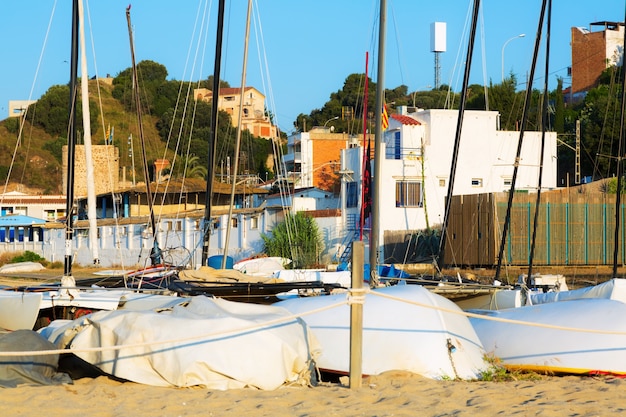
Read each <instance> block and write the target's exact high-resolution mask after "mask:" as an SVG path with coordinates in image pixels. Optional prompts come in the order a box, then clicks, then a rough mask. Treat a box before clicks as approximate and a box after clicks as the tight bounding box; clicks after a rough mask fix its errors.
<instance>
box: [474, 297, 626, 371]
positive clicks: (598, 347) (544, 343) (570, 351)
mask: <svg viewBox="0 0 626 417" xmlns="http://www.w3.org/2000/svg"><path fill="white" fill-rule="evenodd" d="M481 313H483V314H485V316H486V317H487V318H488V317H494V318H498V319H505V320H509V321H510V320H514V321H520V322H524V323H528V324H516V323H511V322H499V321H492V320H487V319H482V318H471V319H470V321H471V323H472V324H473V326H474V328H475V329H476V333H477V334H478V336H479V337H480V340H481V342H482V344H483V346H484V347H485V349H486V350H487V352H489V353H490V354H492V355H493V356H495V357H497V358H498V359H499V360H500V361H501V363H502V364H503V365H505V366H507V367H509V368H512V369H522V370H533V371H539V372H547V373H568V374H589V373H594V372H601V373H610V374H626V323H625V322H624V321H623V320H622V318H623V317H626V304H624V303H622V302H619V301H614V300H608V299H579V300H571V301H562V302H553V303H548V304H541V305H535V306H527V307H519V308H512V309H508V310H499V311H482V312H481ZM542 326H543V327H542ZM546 326H551V327H546ZM552 326H555V327H556V328H555V327H552ZM585 330H592V331H594V332H593V333H592V332H588V331H585ZM598 332H604V333H598Z"/></svg>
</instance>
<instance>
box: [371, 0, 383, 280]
mask: <svg viewBox="0 0 626 417" xmlns="http://www.w3.org/2000/svg"><path fill="white" fill-rule="evenodd" d="M386 26H387V1H386V0H380V23H379V28H378V81H377V82H376V131H375V134H374V182H373V190H372V230H371V232H370V257H369V261H370V276H369V279H370V287H372V288H375V287H377V286H378V261H379V259H378V245H379V240H380V192H381V187H382V175H381V167H382V161H381V159H382V158H383V152H382V149H381V146H382V135H383V127H382V109H383V107H384V105H385V103H384V99H385V32H386Z"/></svg>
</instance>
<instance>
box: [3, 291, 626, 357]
mask: <svg viewBox="0 0 626 417" xmlns="http://www.w3.org/2000/svg"><path fill="white" fill-rule="evenodd" d="M367 294H372V295H375V296H379V297H383V298H387V299H390V300H394V301H400V302H404V303H407V304H412V305H415V306H418V307H422V308H427V309H433V310H438V311H441V312H445V313H450V314H457V315H463V316H466V317H468V318H469V317H472V318H477V319H481V320H491V321H497V322H501V323H510V324H518V325H524V326H531V327H538V328H545V329H554V330H563V331H573V332H583V333H592V334H612V335H626V332H623V331H612V330H598V329H582V328H576V327H567V326H556V325H551V324H541V323H532V322H527V321H522V320H513V319H505V318H500V317H492V316H484V315H481V314H476V313H469V312H466V311H463V310H456V309H449V308H445V307H439V306H434V305H428V304H424V303H420V302H416V301H409V300H406V299H403V298H399V297H395V296H393V295H389V294H385V293H381V292H378V291H372V290H371V289H369V288H359V289H357V288H352V289H351V290H350V291H349V292H348V295H347V297H346V299H345V300H344V301H339V302H337V303H334V304H331V305H328V306H325V307H320V308H317V309H314V310H310V311H307V312H304V313H299V314H291V315H289V316H285V317H280V318H277V319H274V320H270V321H267V322H265V323H258V324H254V325H250V326H245V327H241V328H238V329H235V330H231V331H226V332H217V333H208V334H204V335H199V336H192V337H188V338H183V339H169V340H162V341H152V342H143V343H133V344H128V345H114V346H103V347H94V348H81V349H53V350H42V351H9V352H0V357H7V356H45V355H58V354H65V353H78V352H104V351H115V350H122V349H131V348H140V347H147V346H155V345H167V344H182V343H189V342H199V341H202V342H210V340H211V339H216V338H221V337H226V336H237V335H240V334H243V333H247V332H251V331H256V330H260V329H263V328H267V327H272V326H274V325H278V324H282V323H286V322H289V321H292V320H295V319H298V318H301V317H304V316H308V315H311V314H316V313H320V312H322V311H326V310H330V309H333V308H337V307H340V306H342V305H346V304H348V305H351V304H364V303H365V298H366V295H367Z"/></svg>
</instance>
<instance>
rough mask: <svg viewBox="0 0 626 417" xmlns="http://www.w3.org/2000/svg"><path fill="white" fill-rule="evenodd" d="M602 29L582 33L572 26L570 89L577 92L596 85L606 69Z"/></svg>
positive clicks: (604, 42) (604, 41)
mask: <svg viewBox="0 0 626 417" xmlns="http://www.w3.org/2000/svg"><path fill="white" fill-rule="evenodd" d="M606 59H607V58H606V40H605V37H604V31H601V32H591V33H582V32H581V31H580V30H578V29H577V28H572V91H573V92H574V93H579V92H581V91H586V90H589V89H590V88H592V87H594V86H595V85H596V81H597V80H598V77H599V76H600V74H602V71H604V70H605V69H606Z"/></svg>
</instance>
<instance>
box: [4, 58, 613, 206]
mask: <svg viewBox="0 0 626 417" xmlns="http://www.w3.org/2000/svg"><path fill="white" fill-rule="evenodd" d="M137 68H138V74H139V78H140V85H141V107H142V108H141V110H140V111H141V114H142V117H143V130H144V140H145V146H146V155H147V159H148V166H152V163H153V161H154V160H156V159H159V158H166V159H168V160H170V161H172V162H173V166H172V168H171V174H172V175H173V176H174V177H182V176H187V177H193V176H196V177H205V176H206V172H207V169H206V167H207V160H208V143H209V142H210V138H211V126H210V124H211V122H210V114H211V105H210V104H207V103H203V102H195V100H193V97H192V95H193V89H194V88H199V87H204V88H208V89H211V88H212V85H213V79H212V77H209V78H208V79H207V80H203V81H201V82H199V83H189V82H180V81H176V80H167V69H166V68H165V67H164V66H163V65H161V64H158V63H156V62H153V61H142V62H140V63H139V64H138V66H137ZM620 72H621V68H616V67H611V68H608V69H607V70H606V71H605V72H604V73H603V75H602V76H601V77H600V79H599V80H598V85H597V87H596V88H594V89H592V90H591V91H589V92H588V93H587V94H586V96H584V97H579V98H576V97H572V96H566V95H565V93H564V92H563V88H562V85H563V84H562V80H560V79H559V80H558V86H557V88H556V89H555V90H554V91H552V92H550V96H549V98H548V100H549V101H548V103H549V104H548V108H549V117H548V119H547V120H546V121H545V123H546V124H547V125H546V126H547V127H546V129H547V130H549V131H556V132H557V134H558V140H559V145H564V146H559V147H558V160H559V178H565V177H567V176H568V174H569V178H570V183H571V182H572V181H573V178H574V169H575V168H574V166H575V164H574V161H575V153H574V152H573V149H574V147H575V141H576V136H575V132H576V123H577V121H580V124H581V148H582V149H581V172H582V175H583V176H590V177H593V179H600V178H608V177H611V176H615V175H616V160H617V158H615V157H611V155H618V154H619V137H620V135H619V133H620V124H619V109H620V97H621V91H622V85H621V83H620V81H619V80H621V79H622V77H621V75H620ZM130 77H131V69H130V68H127V69H125V70H123V71H122V72H120V73H119V74H118V75H117V76H116V77H114V78H112V79H105V80H104V81H103V80H93V79H92V80H89V94H90V114H91V129H92V132H91V134H92V143H94V144H104V143H105V141H107V140H112V143H113V144H115V145H116V146H117V147H118V148H119V150H120V167H125V169H126V172H127V175H131V172H132V167H133V166H134V167H135V171H134V173H135V175H136V177H137V178H143V172H142V162H141V159H140V155H141V143H140V138H139V126H138V123H137V110H136V109H135V104H134V103H135V101H134V100H133V98H132V97H133V96H132V88H131V87H132V85H131V78H130ZM364 82H365V75H364V74H350V75H349V76H348V77H347V78H346V80H345V82H344V86H343V88H342V89H341V90H339V91H336V92H333V93H330V95H329V100H328V101H327V102H326V103H325V104H324V106H323V107H322V108H321V109H313V110H312V111H311V112H310V113H309V114H306V115H305V114H300V115H298V117H297V118H296V120H295V121H294V128H295V129H296V130H299V131H307V130H308V129H310V128H311V127H313V126H323V125H324V124H325V123H326V122H327V121H328V120H330V119H334V118H337V119H336V120H334V121H333V124H332V125H333V127H334V128H335V131H336V132H345V133H349V134H362V131H363V121H362V120H363V117H362V114H363V110H362V109H363V91H364V85H365V84H364ZM368 82H369V91H375V88H376V85H375V83H374V82H373V81H372V80H368ZM221 85H222V86H225V87H228V86H229V85H228V83H226V82H224V81H221ZM517 86H518V83H517V80H516V79H515V77H514V76H513V75H511V76H510V77H509V78H506V79H505V80H504V81H503V82H502V83H500V84H493V83H492V84H490V85H489V86H488V87H486V88H485V87H483V86H479V85H472V86H470V88H469V91H468V97H467V108H468V109H483V110H484V109H486V108H489V110H495V111H498V112H499V113H500V115H501V118H500V122H501V128H502V129H507V130H516V128H517V127H518V126H519V123H520V120H521V119H522V114H523V108H524V97H525V92H524V91H517ZM68 97H69V87H68V86H67V85H56V86H52V87H50V89H49V90H48V91H47V92H46V93H45V94H44V95H43V96H42V97H41V98H40V99H39V100H38V101H37V102H36V103H35V104H33V105H31V106H30V107H29V109H28V112H27V114H26V117H25V118H24V120H22V119H21V118H9V119H6V120H4V121H1V122H0V176H1V177H2V178H8V179H9V181H8V183H9V187H8V190H12V189H15V187H16V184H20V185H21V186H22V187H24V188H26V189H34V190H36V191H37V192H40V193H43V194H62V193H64V192H65V190H62V189H61V188H62V186H61V184H62V174H63V173H62V161H61V157H62V148H63V146H64V145H66V144H67V130H68V127H67V126H68V120H69V116H68V115H69V111H68ZM185 97H189V99H188V100H186V99H185ZM565 98H567V99H568V100H567V102H566V101H565ZM385 102H386V103H387V106H388V111H389V113H392V112H394V111H395V110H394V108H396V107H398V106H411V107H417V108H423V109H432V108H458V103H459V95H458V93H454V92H453V91H451V90H450V89H449V88H448V86H445V85H444V86H441V87H440V88H439V89H434V90H430V91H415V92H409V91H408V87H407V86H404V85H401V86H398V87H395V88H393V89H387V90H386V93H385ZM183 103H187V105H186V106H184V105H183ZM542 106H543V98H542V94H541V93H540V91H538V90H535V91H533V92H532V98H531V103H530V105H529V110H528V116H527V121H528V122H527V129H528V130H541V125H542V123H543V120H542V118H541V108H542ZM374 107H375V97H374V94H371V95H370V96H369V97H368V109H369V110H368V115H367V116H368V117H367V123H368V125H367V127H368V129H369V130H370V131H373V130H374V129H373V123H374V121H375V112H374V111H373V110H372V109H374ZM81 114H82V109H81V108H80V103H79V104H78V111H77V121H78V122H77V132H78V143H82V136H83V132H82V123H81V122H80V121H81V120H82V119H81V117H82V116H81ZM267 115H268V116H269V117H270V118H271V117H272V115H271V113H269V112H267ZM218 117H219V120H218V144H217V154H216V175H218V176H219V175H220V174H222V173H223V171H224V170H225V169H226V168H225V167H226V166H227V163H226V161H227V159H228V158H229V157H230V158H233V150H234V142H235V136H236V130H235V129H234V128H233V126H232V122H231V120H230V116H229V115H228V114H227V113H225V112H219V115H218ZM284 139H285V137H284V133H282V137H281V140H282V141H283V143H284ZM272 153H273V144H272V142H271V141H268V140H265V139H262V138H257V137H253V136H252V135H251V134H250V133H249V132H248V131H244V132H243V133H242V147H241V152H240V155H239V157H240V168H241V170H240V173H239V174H242V173H247V174H250V175H254V174H257V175H259V176H260V177H261V178H263V179H264V178H265V177H267V176H268V174H269V177H273V173H274V172H276V169H275V167H274V166H272V163H271V161H272V158H271V157H268V156H270V155H271V154H272ZM622 153H623V151H622ZM268 161H270V162H269V163H268ZM561 185H565V184H561Z"/></svg>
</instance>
